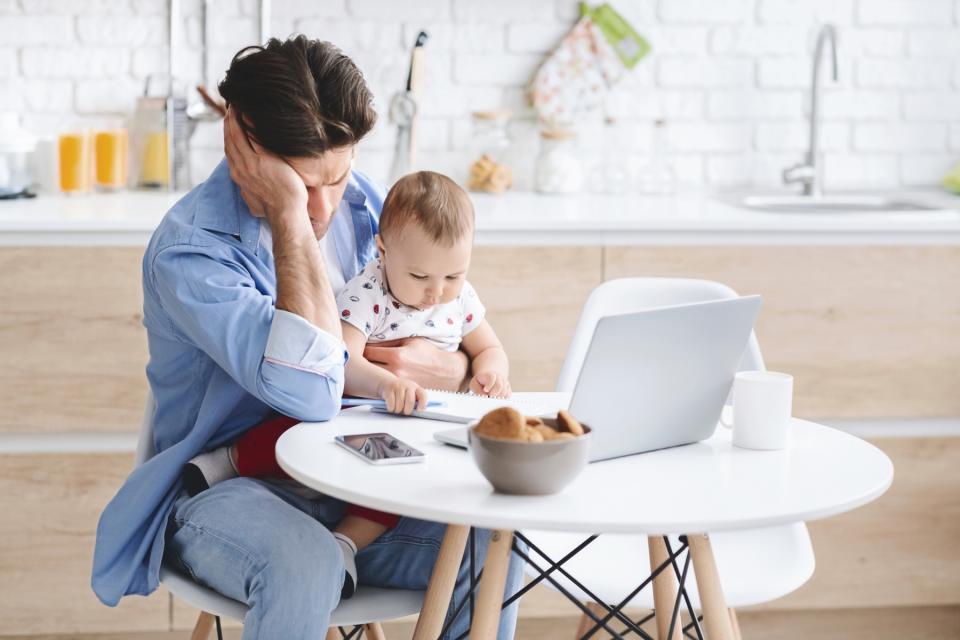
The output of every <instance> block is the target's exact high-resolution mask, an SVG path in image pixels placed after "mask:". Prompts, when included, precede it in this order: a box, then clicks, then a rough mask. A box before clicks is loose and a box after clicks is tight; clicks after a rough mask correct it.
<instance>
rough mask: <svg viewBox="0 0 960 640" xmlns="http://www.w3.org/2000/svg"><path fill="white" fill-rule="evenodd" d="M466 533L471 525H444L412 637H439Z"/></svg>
mask: <svg viewBox="0 0 960 640" xmlns="http://www.w3.org/2000/svg"><path fill="white" fill-rule="evenodd" d="M469 534H470V527H464V526H462V525H453V524H451V525H447V531H446V533H445V534H444V535H443V542H442V543H441V544H440V554H439V555H438V556H437V562H436V564H435V565H433V573H431V574H430V583H429V584H428V585H427V593H426V595H425V596H424V598H423V607H422V608H421V609H420V616H419V617H418V618H417V626H416V629H414V631H413V640H435V639H436V638H438V637H440V632H441V631H442V630H443V620H444V617H445V616H446V614H447V609H448V608H449V607H450V598H451V597H452V596H453V587H454V585H455V584H456V582H457V573H458V572H459V571H460V562H461V561H462V560H463V550H464V548H466V546H467V536H468V535H469Z"/></svg>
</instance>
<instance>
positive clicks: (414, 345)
mask: <svg viewBox="0 0 960 640" xmlns="http://www.w3.org/2000/svg"><path fill="white" fill-rule="evenodd" d="M220 93H221V95H223V97H224V98H225V99H226V100H227V103H228V105H229V112H228V115H227V117H226V120H225V122H224V145H225V151H226V156H227V158H226V161H225V162H222V163H221V164H220V165H219V166H218V167H217V168H216V169H215V170H214V172H213V174H212V175H211V176H210V178H209V179H207V181H206V182H204V183H203V184H201V185H200V186H198V187H197V188H196V189H194V190H193V191H191V192H190V193H189V194H187V195H186V196H185V197H184V198H183V199H182V200H180V201H179V202H178V203H177V204H176V205H174V207H173V208H172V209H171V210H170V211H169V212H168V213H167V215H166V216H165V217H164V219H163V221H162V222H161V223H160V225H159V227H158V228H157V230H156V231H155V232H154V234H153V237H152V239H151V241H150V244H149V246H148V247H147V251H146V254H145V255H144V260H143V290H144V325H145V326H146V328H147V337H148V342H149V349H150V362H149V364H148V365H147V378H148V380H149V383H150V387H151V389H152V391H153V394H154V396H155V398H156V411H155V413H154V418H153V425H154V444H155V447H156V450H157V452H158V453H157V455H155V456H154V457H153V458H151V459H150V460H149V461H148V462H147V463H145V464H143V465H142V466H140V467H139V468H137V469H136V470H134V472H133V473H131V474H130V477H129V478H128V479H127V481H126V482H125V483H124V485H123V487H121V489H120V491H119V492H118V494H117V495H116V497H115V498H114V499H113V500H112V501H111V502H110V504H109V505H107V507H106V509H105V510H104V512H103V514H102V516H101V520H100V524H99V526H98V530H97V545H96V551H95V556H94V567H93V588H94V590H95V591H96V593H97V596H98V597H99V598H100V599H101V600H102V601H103V602H104V603H106V604H109V605H115V604H116V603H117V602H118V601H119V600H120V598H121V597H122V596H124V595H127V594H148V593H150V592H152V591H153V590H154V589H156V587H157V585H158V572H159V567H160V563H161V561H163V562H167V563H169V564H171V565H173V566H175V567H177V568H179V569H180V570H182V571H184V572H185V573H188V574H190V575H191V576H192V577H193V578H194V579H195V580H197V581H198V582H200V583H202V584H205V585H208V586H210V587H212V588H214V589H216V590H217V591H219V592H220V593H222V594H224V595H226V596H228V597H231V598H234V599H236V600H239V601H240V602H244V603H246V604H247V605H248V606H249V607H250V612H249V614H248V615H247V617H246V620H245V621H244V638H279V639H283V640H289V639H294V638H322V637H324V634H325V632H326V628H327V625H328V621H329V616H330V612H331V611H332V610H333V609H334V608H335V607H336V606H337V604H338V602H339V597H340V593H341V587H342V584H343V580H344V567H343V558H342V556H341V552H340V550H339V546H338V544H337V543H336V542H335V541H334V538H333V536H332V534H331V533H330V529H332V528H333V527H334V526H335V525H336V523H337V522H338V520H339V519H340V517H341V516H342V513H343V507H344V505H343V503H341V502H339V501H337V500H333V499H329V498H324V497H323V496H319V495H317V494H315V493H313V492H311V491H309V490H307V489H306V488H305V487H302V486H299V485H296V486H293V485H292V484H291V483H289V482H283V481H276V482H273V481H266V482H265V481H258V480H253V479H250V478H236V479H233V480H229V481H226V482H223V483H220V484H218V485H216V486H214V487H213V488H211V489H209V490H207V491H204V492H202V493H200V494H198V495H196V496H195V497H193V498H189V497H187V495H186V494H185V492H183V491H182V488H181V484H180V481H179V478H178V476H179V474H180V470H181V468H182V466H183V464H184V463H185V462H186V461H187V460H189V459H190V458H192V457H193V456H195V455H196V454H197V453H199V452H201V451H204V450H210V449H213V448H216V447H220V446H222V445H223V444H224V443H227V442H230V441H232V440H234V439H236V438H237V437H238V436H239V435H240V434H241V433H243V432H244V431H245V430H246V429H248V428H250V427H251V426H253V425H254V424H257V423H259V422H261V421H262V420H264V419H265V418H268V417H270V416H272V415H274V414H275V413H280V414H284V415H288V416H292V417H295V418H298V419H301V420H305V421H325V420H330V419H331V418H333V417H334V416H335V415H336V414H337V412H338V410H339V406H340V396H341V394H342V391H343V378H344V363H345V359H346V350H345V347H344V344H343V341H342V339H341V335H340V321H339V318H338V314H337V308H336V304H335V301H334V295H335V291H338V290H339V289H340V288H341V287H342V286H343V284H344V282H345V281H346V280H349V279H350V278H351V277H353V276H354V275H355V274H356V273H357V272H358V271H359V270H360V269H361V267H362V266H363V265H364V264H365V263H366V262H367V261H368V260H370V259H371V258H373V257H374V255H375V253H376V249H375V245H374V240H373V238H374V234H375V233H376V230H377V218H378V215H379V212H380V208H381V206H382V204H383V192H382V190H381V189H379V188H378V187H377V186H376V185H374V184H372V183H371V182H370V181H369V180H368V179H367V178H366V177H365V176H363V175H362V174H359V173H357V172H354V171H352V170H351V163H352V159H353V155H354V147H355V145H356V144H357V142H359V140H360V139H361V138H362V137H363V136H364V135H365V134H366V133H367V132H368V131H369V130H370V129H371V128H372V127H373V124H374V122H375V119H376V115H375V113H374V112H373V109H372V107H371V94H370V92H369V90H368V89H367V86H366V84H365V82H364V80H363V76H362V75H361V73H360V71H359V70H358V69H357V68H356V66H355V65H354V64H353V62H352V61H351V60H350V59H349V58H348V57H347V56H345V55H344V54H342V53H341V52H340V51H339V50H337V49H336V48H335V47H333V46H332V45H330V44H329V43H323V42H317V41H311V40H308V39H306V38H305V37H303V36H300V37H297V38H294V39H291V40H287V41H285V42H280V41H277V40H271V41H270V42H269V43H268V44H267V45H266V46H265V47H251V48H248V49H245V50H244V51H241V52H240V53H239V54H237V56H236V57H235V58H234V60H233V62H232V63H231V65H230V69H229V70H228V71H227V75H226V78H225V79H224V81H223V82H222V83H221V85H220ZM366 355H367V357H368V358H369V359H370V360H372V361H375V362H379V363H382V364H383V365H384V366H386V367H388V368H390V369H391V370H392V371H393V372H394V373H396V374H397V375H401V376H405V377H409V378H412V379H414V380H416V381H417V382H419V383H420V384H421V385H423V386H426V387H433V388H437V387H439V388H448V389H455V388H458V387H459V386H460V385H461V384H462V382H463V380H464V378H465V377H466V375H467V373H468V370H469V363H468V362H467V360H466V357H465V356H464V355H463V354H461V353H452V354H451V353H446V352H442V351H439V350H438V349H436V348H434V347H433V346H431V345H430V344H428V343H426V342H423V341H418V340H413V341H408V342H406V343H404V344H402V345H398V346H394V347H392V348H391V347H382V346H381V347H378V348H377V347H372V348H370V349H368V353H367V354H366ZM443 529H444V528H443V527H442V526H440V525H437V524H433V523H427V522H420V521H416V520H412V519H408V518H404V519H401V521H400V523H399V524H398V525H397V526H396V527H395V528H394V529H391V530H390V531H388V532H387V533H386V534H384V535H383V536H381V537H380V538H379V539H377V540H376V541H375V542H374V543H373V544H371V545H370V546H369V547H367V548H366V549H364V550H363V551H362V552H361V553H360V554H358V556H357V568H358V573H359V579H360V583H361V584H368V585H373V586H386V587H405V588H421V589H422V588H425V587H426V585H427V581H428V579H429V576H430V572H431V570H432V567H433V563H434V560H435V558H436V556H437V552H438V550H439V546H440V541H441V539H442V536H443ZM477 540H478V543H480V542H481V541H482V543H483V545H482V547H481V551H485V548H486V544H487V541H488V536H487V535H478V536H477ZM478 546H481V545H479V544H478ZM520 579H521V567H520V566H519V564H518V563H516V562H514V563H513V564H512V565H511V569H510V578H509V580H508V584H507V589H508V591H513V590H515V589H516V588H517V587H518V586H519V582H520ZM468 585H469V579H468V575H467V570H466V566H462V567H461V571H460V575H459V577H458V581H457V587H456V589H455V593H454V597H455V599H459V598H462V597H463V595H464V594H465V593H466V590H467V588H468ZM448 615H450V614H448ZM515 621H516V612H515V607H512V608H511V611H509V612H505V615H504V617H503V621H502V622H501V627H500V630H499V635H500V637H501V638H509V637H512V634H513V627H514V624H515ZM467 624H468V621H467V620H466V619H465V616H459V617H458V619H457V621H456V622H455V623H454V624H453V626H452V628H451V631H450V637H456V636H457V635H459V634H460V633H462V632H463V631H465V630H466V627H467Z"/></svg>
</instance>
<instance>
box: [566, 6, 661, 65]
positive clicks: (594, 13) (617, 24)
mask: <svg viewBox="0 0 960 640" xmlns="http://www.w3.org/2000/svg"><path fill="white" fill-rule="evenodd" d="M580 12H581V14H583V15H584V16H589V17H590V20H591V21H592V22H593V24H595V25H597V27H598V28H599V29H600V31H601V32H602V33H603V35H604V37H605V38H606V39H607V42H609V43H610V46H612V47H613V50H614V51H616V52H617V57H619V58H620V61H621V62H623V66H625V67H626V68H627V69H633V68H634V67H635V66H636V65H637V63H638V62H640V59H641V58H643V57H644V56H645V55H647V54H648V53H650V43H649V42H647V41H646V40H644V39H643V36H641V35H640V34H639V33H637V32H636V30H635V29H634V28H633V27H631V26H630V23H629V22H627V21H626V20H625V19H624V18H623V16H621V15H620V14H619V13H617V11H616V9H614V8H613V7H611V6H610V5H609V4H606V3H604V4H602V5H600V6H599V7H597V8H595V9H590V8H589V7H587V5H586V3H581V5H580Z"/></svg>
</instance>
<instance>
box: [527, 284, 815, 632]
mask: <svg viewBox="0 0 960 640" xmlns="http://www.w3.org/2000/svg"><path fill="white" fill-rule="evenodd" d="M736 296H737V294H736V292H735V291H733V289H731V288H730V287H728V286H726V285H723V284H720V283H718V282H710V281H707V280H692V279H685V278H624V279H619V280H611V281H608V282H605V283H603V284H601V285H600V286H598V287H597V288H596V289H594V290H593V292H592V293H591V294H590V297H589V298H588V299H587V302H586V304H585V305H584V308H583V311H582V313H581V315H580V320H579V322H578V324H577V329H576V332H575V333H574V336H573V340H572V341H571V343H570V348H569V350H568V351H567V356H566V359H565V360H564V363H563V368H562V370H561V372H560V377H559V380H558V382H557V391H564V392H571V391H573V386H574V384H575V383H576V380H577V376H578V374H579V372H580V368H581V367H582V366H583V361H584V358H586V354H587V349H588V347H589V345H590V340H591V338H592V336H593V331H594V327H595V326H596V324H597V322H598V321H599V319H600V318H601V317H603V316H607V315H613V314H619V313H630V312H636V311H642V310H644V309H651V308H655V307H663V306H670V305H677V304H687V303H694V302H705V301H708V300H718V299H726V298H733V297H736ZM764 368H765V367H764V363H763V356H762V355H761V353H760V347H759V345H758V343H757V339H756V336H755V335H754V334H752V333H751V335H750V341H749V343H748V345H747V349H746V351H745V352H744V356H743V360H742V361H741V363H740V369H741V370H749V369H754V370H755V369H764ZM721 428H722V427H721ZM665 482H668V480H667V479H665ZM651 490H662V488H656V487H651ZM524 534H525V535H526V536H527V537H528V538H529V539H530V540H531V541H532V542H533V543H534V544H536V545H537V546H538V547H539V548H540V549H542V550H543V551H544V552H545V553H546V554H547V555H548V556H550V557H551V558H554V559H555V560H556V559H560V558H562V557H563V556H565V555H566V554H567V553H568V552H569V551H571V550H572V549H574V548H575V547H576V546H577V545H578V544H579V543H580V542H582V541H583V539H584V536H582V535H579V534H567V533H557V532H550V531H526V532H524ZM710 539H711V543H712V546H713V552H714V555H715V557H716V561H717V567H718V572H719V575H720V582H721V585H722V588H723V593H724V595H725V597H726V600H727V604H728V606H729V607H730V608H731V610H733V609H735V608H737V607H744V606H748V605H753V604H759V603H761V602H769V601H771V600H775V599H777V598H780V597H782V596H784V595H786V594H788V593H790V592H791V591H793V590H795V589H797V588H798V587H800V586H801V585H802V584H803V583H805V582H806V581H807V580H808V579H809V578H810V576H811V575H813V570H814V565H815V561H814V556H813V547H812V545H811V544H810V536H809V534H808V532H807V528H806V526H805V525H804V524H803V523H802V522H799V523H796V524H792V525H787V526H777V527H767V528H762V529H750V530H743V531H735V532H718V533H714V534H711V536H710ZM672 540H673V545H674V547H673V548H674V549H676V548H677V545H678V544H679V541H678V540H677V538H676V537H673V538H672ZM531 557H532V558H533V559H534V560H542V559H541V558H539V557H538V556H537V555H536V554H531ZM543 564H544V563H543V562H541V566H543ZM563 566H564V568H565V569H567V570H568V571H569V572H570V573H571V574H572V575H574V576H576V577H577V579H578V580H579V581H580V582H581V583H582V584H583V585H584V586H585V587H587V588H588V589H590V590H591V591H592V592H593V593H594V594H596V595H597V596H598V597H599V598H600V599H602V600H603V601H605V602H607V603H620V602H622V601H623V600H624V599H625V598H626V596H628V595H629V594H630V593H631V592H632V591H633V590H634V589H635V588H636V587H637V586H638V585H639V582H640V581H639V580H638V578H637V575H638V574H639V573H641V572H642V571H638V569H642V568H645V567H648V566H650V564H649V559H648V545H647V544H646V541H645V539H644V537H643V536H635V535H602V536H600V537H599V538H597V539H596V540H595V541H594V542H592V543H591V544H590V545H589V546H587V547H586V548H585V549H583V550H582V551H581V552H580V553H579V554H578V555H576V556H574V557H573V558H571V559H570V560H568V561H567V562H566V563H565V564H564V565H563ZM528 572H530V573H531V574H533V570H532V569H530V568H529V567H528ZM551 577H553V578H555V579H556V580H557V581H558V582H559V583H560V584H562V585H563V586H564V588H566V589H567V590H569V591H570V592H571V593H573V594H575V595H577V596H578V597H579V598H580V599H581V600H582V601H586V602H588V603H589V601H590V598H589V597H588V596H587V595H586V594H585V593H584V592H583V591H582V590H580V589H579V588H577V587H576V586H575V585H574V584H572V583H571V582H570V581H569V580H567V579H566V578H565V577H563V576H562V575H560V574H559V573H558V572H554V573H553V574H551ZM545 584H547V585H548V586H552V585H549V583H545ZM686 588H687V592H688V594H689V596H690V599H691V601H692V606H693V608H694V609H699V608H700V597H699V594H698V592H697V587H696V584H695V581H694V580H688V581H687V584H686ZM630 606H632V607H639V608H644V609H653V608H654V603H653V589H652V588H650V587H647V588H645V589H643V591H641V593H640V594H638V595H637V596H636V597H635V598H634V599H633V600H631V602H630ZM591 610H592V611H594V613H600V612H601V610H600V609H599V608H596V607H594V606H591ZM603 614H605V611H603V612H602V614H601V615H600V616H599V617H603ZM731 618H732V621H733V624H734V626H735V633H736V635H737V637H739V629H738V628H736V615H735V614H733V615H732V616H731ZM592 626H593V621H592V620H590V619H589V618H588V617H587V616H586V614H584V615H583V618H582V620H581V626H580V632H579V633H578V636H579V635H581V634H582V633H583V632H585V630H586V629H589V628H590V627H592ZM661 633H662V634H663V636H665V635H666V632H665V631H662V632H661ZM677 637H679V632H678V633H677V634H676V635H674V638H677ZM661 640H667V639H666V638H665V637H661Z"/></svg>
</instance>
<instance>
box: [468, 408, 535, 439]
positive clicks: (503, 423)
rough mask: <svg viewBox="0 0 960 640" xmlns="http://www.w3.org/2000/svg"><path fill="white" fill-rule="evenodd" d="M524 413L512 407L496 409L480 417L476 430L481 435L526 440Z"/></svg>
mask: <svg viewBox="0 0 960 640" xmlns="http://www.w3.org/2000/svg"><path fill="white" fill-rule="evenodd" d="M525 428H526V424H525V420H524V418H523V415H521V413H520V412H519V411H517V410H516V409H513V408H511V407H500V408H499V409H494V410H493V411H491V412H490V413H488V414H487V415H485V416H483V418H481V419H480V422H479V423H478V424H477V426H476V428H475V430H476V432H477V433H479V434H480V435H484V436H488V437H490V438H503V439H506V440H526V439H527V437H526V433H525V431H524V429H525Z"/></svg>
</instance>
